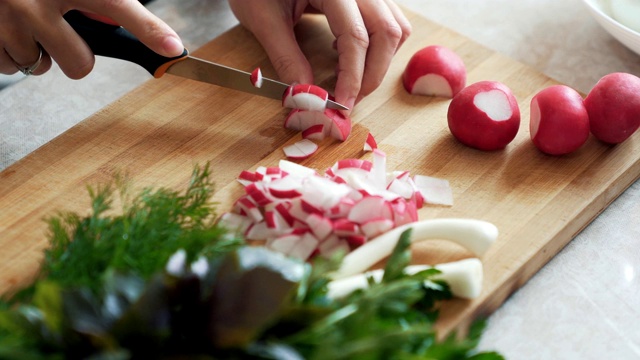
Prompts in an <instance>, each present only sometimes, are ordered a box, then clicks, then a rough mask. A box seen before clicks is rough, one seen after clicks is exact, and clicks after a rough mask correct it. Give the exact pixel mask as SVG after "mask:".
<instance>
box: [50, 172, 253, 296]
mask: <svg viewBox="0 0 640 360" xmlns="http://www.w3.org/2000/svg"><path fill="white" fill-rule="evenodd" d="M130 188H131V187H130V181H129V180H128V179H127V178H126V177H120V176H117V177H116V179H115V181H114V183H111V184H107V185H104V186H99V187H97V188H96V189H94V188H91V187H89V188H88V190H89V196H90V198H91V209H92V211H91V214H90V215H89V216H86V217H81V216H80V215H78V214H76V213H59V214H58V215H57V216H54V217H51V218H50V219H48V223H49V229H50V241H51V246H50V248H49V249H47V250H46V252H45V261H44V263H43V265H42V273H43V274H44V276H46V277H47V278H48V279H49V280H52V281H56V282H58V283H59V284H60V285H62V286H78V287H80V286H82V287H88V288H91V289H93V290H96V291H97V290H98V289H99V288H100V286H101V285H100V284H101V280H102V278H103V276H104V274H105V273H107V272H112V271H116V272H131V273H134V274H136V275H138V276H141V277H142V278H145V279H147V278H149V277H150V276H151V275H152V274H154V273H156V272H157V271H159V270H160V269H162V267H163V266H164V265H165V264H166V262H167V260H168V259H169V257H170V256H171V255H172V254H173V253H175V252H176V251H177V250H178V249H184V250H185V251H186V253H187V259H188V260H190V261H193V260H195V259H196V258H197V257H199V256H207V257H209V256H212V255H216V254H220V253H223V252H225V251H228V250H231V249H234V248H235V247H237V246H238V245H239V244H241V243H242V241H241V239H239V238H236V237H233V236H230V235H233V234H229V233H227V231H225V230H224V229H222V228H220V227H219V226H217V225H216V223H215V214H214V211H215V209H214V206H213V204H212V203H211V202H210V197H211V195H212V192H213V184H212V182H211V179H210V169H209V165H208V164H207V165H206V166H204V167H195V169H194V171H193V173H192V175H191V179H190V182H189V185H188V186H187V189H186V190H185V191H184V192H183V193H179V192H177V191H174V190H171V189H166V188H159V189H151V188H145V189H143V190H142V191H141V192H140V193H139V194H138V195H137V196H135V197H132V196H131V194H130ZM115 200H120V202H121V203H122V210H121V213H120V214H115V215H114V214H113V213H114V212H115V210H114V209H113V204H114V203H115Z"/></svg>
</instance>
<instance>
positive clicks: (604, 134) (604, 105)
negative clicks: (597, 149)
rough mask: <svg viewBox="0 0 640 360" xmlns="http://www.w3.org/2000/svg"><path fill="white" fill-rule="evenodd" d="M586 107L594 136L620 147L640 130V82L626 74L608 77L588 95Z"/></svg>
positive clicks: (614, 74)
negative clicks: (620, 144)
mask: <svg viewBox="0 0 640 360" xmlns="http://www.w3.org/2000/svg"><path fill="white" fill-rule="evenodd" d="M584 105H585V107H586V108H587V112H588V113H589V124H590V127H591V133H592V134H593V136H595V137H596V138H597V139H598V140H600V141H602V142H605V143H608V144H619V143H621V142H623V141H625V140H627V139H628V138H629V137H630V136H631V135H633V133H634V132H635V131H636V130H638V128H639V127H640V78H638V77H637V76H635V75H632V74H627V73H611V74H608V75H605V76H603V77H602V78H601V79H600V80H599V81H598V82H597V83H596V85H595V86H594V87H593V88H592V89H591V91H589V94H587V97H586V98H585V99H584Z"/></svg>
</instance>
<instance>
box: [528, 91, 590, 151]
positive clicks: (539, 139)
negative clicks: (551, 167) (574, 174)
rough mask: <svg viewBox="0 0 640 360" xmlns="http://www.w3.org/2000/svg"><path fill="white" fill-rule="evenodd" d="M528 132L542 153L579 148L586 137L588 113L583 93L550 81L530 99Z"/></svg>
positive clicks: (587, 135)
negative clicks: (548, 84) (547, 85)
mask: <svg viewBox="0 0 640 360" xmlns="http://www.w3.org/2000/svg"><path fill="white" fill-rule="evenodd" d="M529 133H530V136H531V141H533V144H534V145H535V146H536V147H537V148H538V149H539V150H540V151H542V152H543V153H545V154H549V155H564V154H569V153H571V152H574V151H576V150H578V149H579V148H580V147H581V146H582V145H583V144H584V143H585V142H586V141H587V139H588V138H589V114H588V113H587V109H586V108H585V106H584V102H583V101H582V96H580V94H579V93H578V92H577V91H575V90H573V89H572V88H570V87H568V86H565V85H553V86H550V87H547V88H545V89H543V90H541V91H540V92H538V93H537V94H536V95H535V96H534V97H533V99H531V120H530V122H529Z"/></svg>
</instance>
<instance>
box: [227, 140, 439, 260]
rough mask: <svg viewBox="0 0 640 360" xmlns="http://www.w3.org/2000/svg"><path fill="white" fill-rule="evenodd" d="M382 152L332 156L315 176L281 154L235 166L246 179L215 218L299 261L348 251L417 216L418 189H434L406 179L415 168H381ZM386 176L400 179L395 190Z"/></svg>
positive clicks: (415, 219) (423, 183) (393, 179)
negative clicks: (272, 161)
mask: <svg viewBox="0 0 640 360" xmlns="http://www.w3.org/2000/svg"><path fill="white" fill-rule="evenodd" d="M384 159H385V155H384V153H382V152H381V151H380V150H376V151H375V152H374V161H373V162H371V161H368V160H363V159H344V160H340V161H337V162H336V163H334V165H333V166H331V167H330V168H328V169H327V170H326V171H325V173H324V174H322V175H321V174H319V173H318V172H316V171H315V170H313V169H311V168H307V167H305V166H303V165H300V164H296V163H294V162H291V161H287V160H281V161H280V163H279V166H278V167H264V166H260V167H258V168H257V169H256V170H255V171H243V172H241V175H240V176H238V177H239V178H243V179H244V180H243V181H244V182H248V184H247V185H245V186H244V190H245V193H246V194H245V195H242V196H240V198H239V199H237V201H236V202H235V203H234V206H233V208H232V210H231V211H230V212H229V213H224V214H223V215H222V216H221V217H220V219H219V221H220V223H221V225H223V226H226V227H227V228H229V229H235V230H237V231H240V232H241V233H243V234H244V235H245V237H246V238H247V239H248V240H251V241H260V242H263V243H264V244H265V246H267V247H270V248H272V249H274V250H277V251H280V252H282V253H284V254H285V255H288V256H291V257H297V258H300V259H303V260H308V259H310V258H311V257H313V256H318V255H319V256H326V257H328V256H331V255H333V254H335V252H338V251H342V252H345V253H346V252H349V251H351V250H352V249H354V248H357V247H359V246H361V245H363V244H365V243H366V242H368V241H369V239H371V238H372V237H374V236H379V235H381V234H384V233H386V232H388V231H391V230H392V229H394V228H396V227H398V226H402V225H405V224H408V223H411V222H415V221H418V212H417V209H418V208H420V207H422V205H423V204H424V202H421V203H420V204H419V205H418V203H417V199H418V198H420V197H421V195H420V196H418V194H420V193H421V192H423V191H424V192H427V193H430V192H432V191H433V190H434V188H435V187H433V186H426V185H425V182H424V181H417V183H419V184H420V185H421V186H417V185H412V184H413V180H412V179H413V178H415V177H416V176H418V175H416V176H414V177H412V176H411V174H409V172H407V171H396V172H392V173H389V174H388V173H387V171H386V162H385V161H380V160H384ZM256 174H259V175H256ZM380 174H383V175H385V176H384V178H385V181H383V182H382V183H380V184H378V182H377V181H373V179H374V178H375V179H378V178H381V176H380ZM387 174H388V176H386V175H387ZM251 180H254V181H251ZM392 183H403V184H404V185H403V186H400V187H399V188H401V189H402V195H399V194H394V193H393V192H392V191H390V190H389V188H394V187H396V186H391V184H392ZM365 189H366V190H365ZM425 196H427V197H429V196H430V195H429V194H426V195H425Z"/></svg>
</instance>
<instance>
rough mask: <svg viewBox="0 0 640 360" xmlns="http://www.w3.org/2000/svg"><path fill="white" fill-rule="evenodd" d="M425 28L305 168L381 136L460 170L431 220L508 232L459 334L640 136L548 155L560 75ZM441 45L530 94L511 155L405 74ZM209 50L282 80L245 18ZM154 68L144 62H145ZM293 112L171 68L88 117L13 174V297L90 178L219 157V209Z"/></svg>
mask: <svg viewBox="0 0 640 360" xmlns="http://www.w3.org/2000/svg"><path fill="white" fill-rule="evenodd" d="M408 16H409V17H410V20H411V21H412V23H413V34H412V36H411V37H410V39H409V40H408V41H407V42H406V43H405V45H404V46H403V47H402V48H401V50H400V51H399V52H398V54H397V55H396V57H395V58H394V61H393V64H392V66H391V68H390V69H389V72H388V75H387V77H386V79H385V81H384V83H383V84H382V85H381V86H380V88H379V89H378V90H377V91H376V92H375V93H374V94H372V95H371V96H369V97H367V98H366V99H365V100H364V101H363V102H362V103H361V104H359V106H357V108H356V110H355V112H354V114H353V122H354V127H353V132H352V135H351V137H350V138H349V139H348V140H347V141H346V142H344V143H339V142H335V141H331V140H325V141H323V142H322V144H321V149H320V151H319V152H318V153H316V154H315V155H314V156H313V157H312V158H310V159H308V160H305V161H302V164H304V165H306V166H310V167H313V168H316V169H318V170H320V171H324V169H326V168H327V167H329V166H331V165H332V164H333V163H334V162H335V161H337V160H340V159H344V158H351V157H361V158H369V156H370V154H368V153H364V152H363V151H362V147H363V143H364V140H365V137H366V135H367V133H368V132H371V133H372V134H373V135H374V136H375V137H376V138H377V140H378V142H379V145H380V148H381V149H382V150H383V151H385V152H386V153H387V155H388V159H387V162H388V168H389V169H390V170H408V171H410V172H411V173H412V174H424V175H431V176H437V177H441V178H446V179H449V181H450V183H451V186H452V188H453V192H454V198H455V205H454V206H453V207H429V208H424V209H422V210H421V211H420V217H421V219H427V218H433V217H465V218H476V219H482V220H487V221H490V222H492V223H494V224H495V225H496V226H497V227H498V228H499V230H500V237H499V239H498V241H497V243H496V244H495V245H494V246H493V247H492V248H491V249H490V250H489V252H488V253H487V254H485V256H484V257H483V258H482V260H483V262H484V266H485V268H484V288H483V293H482V295H481V296H480V297H479V298H478V299H476V300H473V301H463V300H452V301H449V302H447V303H446V304H445V305H444V308H443V310H442V313H441V318H440V322H439V324H438V326H439V328H440V329H441V330H442V331H443V333H444V332H448V331H449V330H452V329H454V328H457V327H459V326H463V327H464V326H466V325H467V324H468V323H469V322H470V321H471V320H473V319H475V318H476V317H478V316H485V315H488V314H490V313H491V312H492V311H493V310H495V309H496V308H498V307H499V306H500V304H502V303H503V301H505V299H506V298H507V297H508V296H509V295H510V294H511V293H512V292H513V291H515V290H516V289H517V288H519V287H520V286H522V285H523V284H524V283H525V282H526V281H527V280H528V279H529V278H530V277H531V276H532V275H533V274H535V273H536V271H538V270H539V269H540V268H541V267H542V266H543V265H544V264H545V263H546V262H547V261H548V260H549V259H550V258H552V257H553V256H554V255H555V254H556V253H557V252H558V251H559V250H560V249H562V248H563V247H564V246H565V245H566V244H567V243H568V242H569V241H570V240H571V239H572V238H573V237H574V236H575V235H576V234H577V233H578V232H579V231H580V230H581V229H582V228H584V227H585V226H586V225H587V224H588V223H589V222H590V221H591V220H592V219H593V218H594V217H595V216H597V215H598V213H600V212H601V211H602V210H603V209H604V208H605V207H606V206H607V205H608V204H609V203H610V202H611V201H613V200H614V199H615V198H616V197H617V196H618V195H619V194H620V193H621V192H622V191H624V189H625V188H627V187H628V186H629V185H630V184H631V183H632V182H634V181H635V180H636V179H637V178H638V176H639V175H640V132H638V133H637V134H635V136H633V137H632V138H631V139H629V140H628V141H626V142H625V143H623V144H621V145H618V146H606V145H603V144H601V143H599V142H598V141H596V140H595V139H593V138H590V139H589V141H588V142H587V144H586V145H585V146H584V147H583V148H581V149H580V150H579V151H577V152H575V153H573V154H571V155H568V156H564V157H551V156H546V155H543V154H541V153H540V152H538V151H537V150H536V148H535V147H534V146H533V145H532V143H531V141H530V140H529V131H528V126H529V124H528V117H529V102H530V100H531V97H532V96H533V95H534V94H535V93H536V92H537V91H539V90H540V89H542V88H544V87H546V86H549V85H552V84H556V82H555V81H553V80H552V79H549V78H548V77H546V76H544V75H542V74H540V73H538V72H537V71H536V70H534V69H532V68H530V67H527V66H525V65H523V64H521V63H518V62H516V61H514V60H511V59H509V58H507V57H505V56H502V55H500V54H496V53H494V52H492V51H491V50H488V49H486V48H484V47H482V46H480V45H478V44H477V43H474V42H473V41H471V40H469V39H467V38H465V37H463V36H461V35H459V34H457V33H455V32H453V31H450V30H448V29H446V28H444V27H441V26H438V25H436V24H434V23H431V22H429V21H427V20H426V19H424V18H421V17H419V16H417V15H415V14H412V13H408ZM298 33H299V35H300V36H301V38H303V40H302V43H303V47H304V51H305V52H306V53H307V54H308V55H309V58H310V60H311V62H312V64H313V67H314V69H315V72H316V74H315V75H316V79H317V81H316V83H317V84H319V85H321V86H323V87H325V88H327V89H332V88H333V86H334V84H335V79H334V76H333V75H334V69H335V62H336V55H335V54H334V52H332V51H330V50H329V51H328V50H327V49H331V43H332V41H333V39H332V36H331V33H330V31H329V30H328V27H327V26H326V24H325V21H324V19H323V18H321V17H309V18H306V19H305V20H304V21H303V22H302V24H301V25H300V26H299V29H298ZM430 44H439V45H444V46H447V47H449V48H451V49H453V50H454V51H456V52H457V53H458V54H459V55H460V56H461V57H462V58H463V59H464V61H465V64H466V66H467V69H468V83H469V84H470V83H473V82H476V81H480V80H496V81H501V82H503V83H505V84H506V85H508V86H509V87H510V88H511V89H512V90H513V92H514V94H515V95H516V97H517V98H518V100H519V104H520V107H521V111H522V124H521V129H520V132H519V134H518V136H517V138H516V139H515V141H514V142H513V143H512V144H510V145H509V146H508V147H507V148H506V149H505V150H503V151H496V152H481V151H477V150H473V149H470V148H468V147H465V146H463V145H461V144H460V143H458V142H457V141H455V140H454V138H453V137H452V136H451V135H450V133H449V130H448V127H447V123H446V112H447V106H448V104H449V101H448V100H445V99H436V98H428V97H419V96H411V95H409V94H407V93H406V92H405V90H404V89H403V87H402V84H401V81H400V77H401V73H402V71H403V68H404V66H405V64H406V63H407V61H408V59H409V58H410V56H411V55H412V54H413V53H414V52H415V51H417V50H418V49H420V48H422V47H424V46H427V45H430ZM194 54H195V55H196V56H198V57H202V58H205V59H209V60H212V61H216V62H220V63H223V64H227V65H230V66H234V67H237V68H240V69H244V70H248V71H250V70H252V69H254V68H255V67H258V66H260V67H261V68H262V70H263V73H265V75H266V76H268V77H275V73H274V71H273V68H272V67H271V65H270V63H269V61H268V59H267V58H266V55H265V53H264V52H263V50H262V48H261V47H260V46H259V44H258V43H257V42H256V41H255V39H254V38H253V37H252V36H251V35H250V34H249V33H248V32H247V31H246V30H244V29H242V28H240V27H236V28H233V29H232V30H230V31H229V32H227V33H225V34H223V35H222V36H220V37H219V38H217V39H215V40H213V41H211V42H210V43H208V44H206V45H205V46H204V47H202V48H201V49H199V50H198V51H196V52H194ZM141 71H143V70H141ZM286 114H287V110H286V109H283V108H282V107H281V106H280V103H278V102H277V101H273V100H269V99H264V98H259V97H255V96H251V95H246V94H241V93H237V92H235V91H232V90H227V89H223V88H219V87H216V86H211V85H207V84H202V83H197V82H193V81H190V80H183V79H179V78H175V77H172V76H171V75H167V76H165V77H164V78H162V79H159V80H156V79H151V80H149V81H148V82H146V83H144V84H143V85H142V86H140V87H139V88H137V89H135V90H134V91H132V92H131V93H129V94H127V95H126V96H124V97H122V98H121V99H119V100H118V101H116V102H114V103H113V104H110V105H109V106H107V107H106V108H104V109H102V110H101V111H99V112H98V113H96V114H94V115H93V116H91V117H89V118H87V119H85V120H84V121H82V122H81V123H79V124H78V125H77V126H75V127H73V128H72V129H70V130H69V131H67V132H66V133H64V134H62V135H61V136H59V137H58V138H56V139H54V140H52V141H51V142H49V143H48V144H46V145H45V146H43V147H42V148H40V149H38V150H37V151H35V152H33V153H32V154H30V155H29V156H27V157H25V158H24V159H22V160H20V161H19V162H17V163H16V164H14V165H12V166H11V167H9V168H7V169H6V170H4V171H3V172H2V173H0V293H4V292H6V291H8V290H9V289H11V288H15V287H16V286H19V285H20V284H23V283H24V282H25V281H27V280H28V279H29V278H30V277H32V276H33V275H34V274H35V272H36V271H37V268H38V264H39V261H40V260H41V254H42V250H43V248H44V247H45V246H46V238H45V235H46V231H47V228H46V224H45V222H43V220H42V219H43V218H45V217H47V216H51V215H53V214H54V213H55V212H56V211H58V210H72V211H80V212H82V213H84V212H85V211H87V209H88V204H89V203H88V195H87V191H86V187H85V186H86V185H97V184H100V183H104V182H107V181H109V180H111V179H112V175H113V173H114V172H116V171H120V172H122V171H127V172H129V173H130V174H132V175H133V177H134V181H135V184H136V185H138V186H163V187H178V188H184V186H185V184H186V181H187V179H188V178H189V176H190V173H191V170H192V169H193V167H194V165H195V164H204V163H206V162H210V163H211V164H212V167H213V170H214V171H213V180H214V181H215V183H216V185H217V186H216V189H217V191H216V195H215V200H216V201H218V202H219V205H218V209H219V211H220V212H221V211H224V210H226V209H228V208H229V206H230V203H231V201H232V200H233V199H234V198H235V197H237V196H238V195H239V194H241V193H242V188H241V187H240V185H239V184H237V183H236V181H235V178H236V176H237V175H238V174H239V173H240V171H242V170H244V169H250V170H253V169H255V168H256V167H257V166H259V165H264V166H275V165H277V163H278V160H280V159H281V158H283V152H282V147H283V146H284V145H287V144H290V143H292V142H294V141H296V140H298V139H300V135H299V134H297V133H295V132H293V131H289V130H286V129H284V128H283V127H282V124H283V120H284V117H285V115H286ZM470 256H472V254H470V253H468V252H467V251H466V250H464V249H462V248H460V247H457V246H455V245H451V244H448V243H446V242H444V241H440V242H437V241H436V242H431V243H429V244H420V245H417V246H416V247H415V259H414V261H415V262H424V263H430V264H435V263H440V262H446V261H453V260H457V259H461V258H466V257H470Z"/></svg>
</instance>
